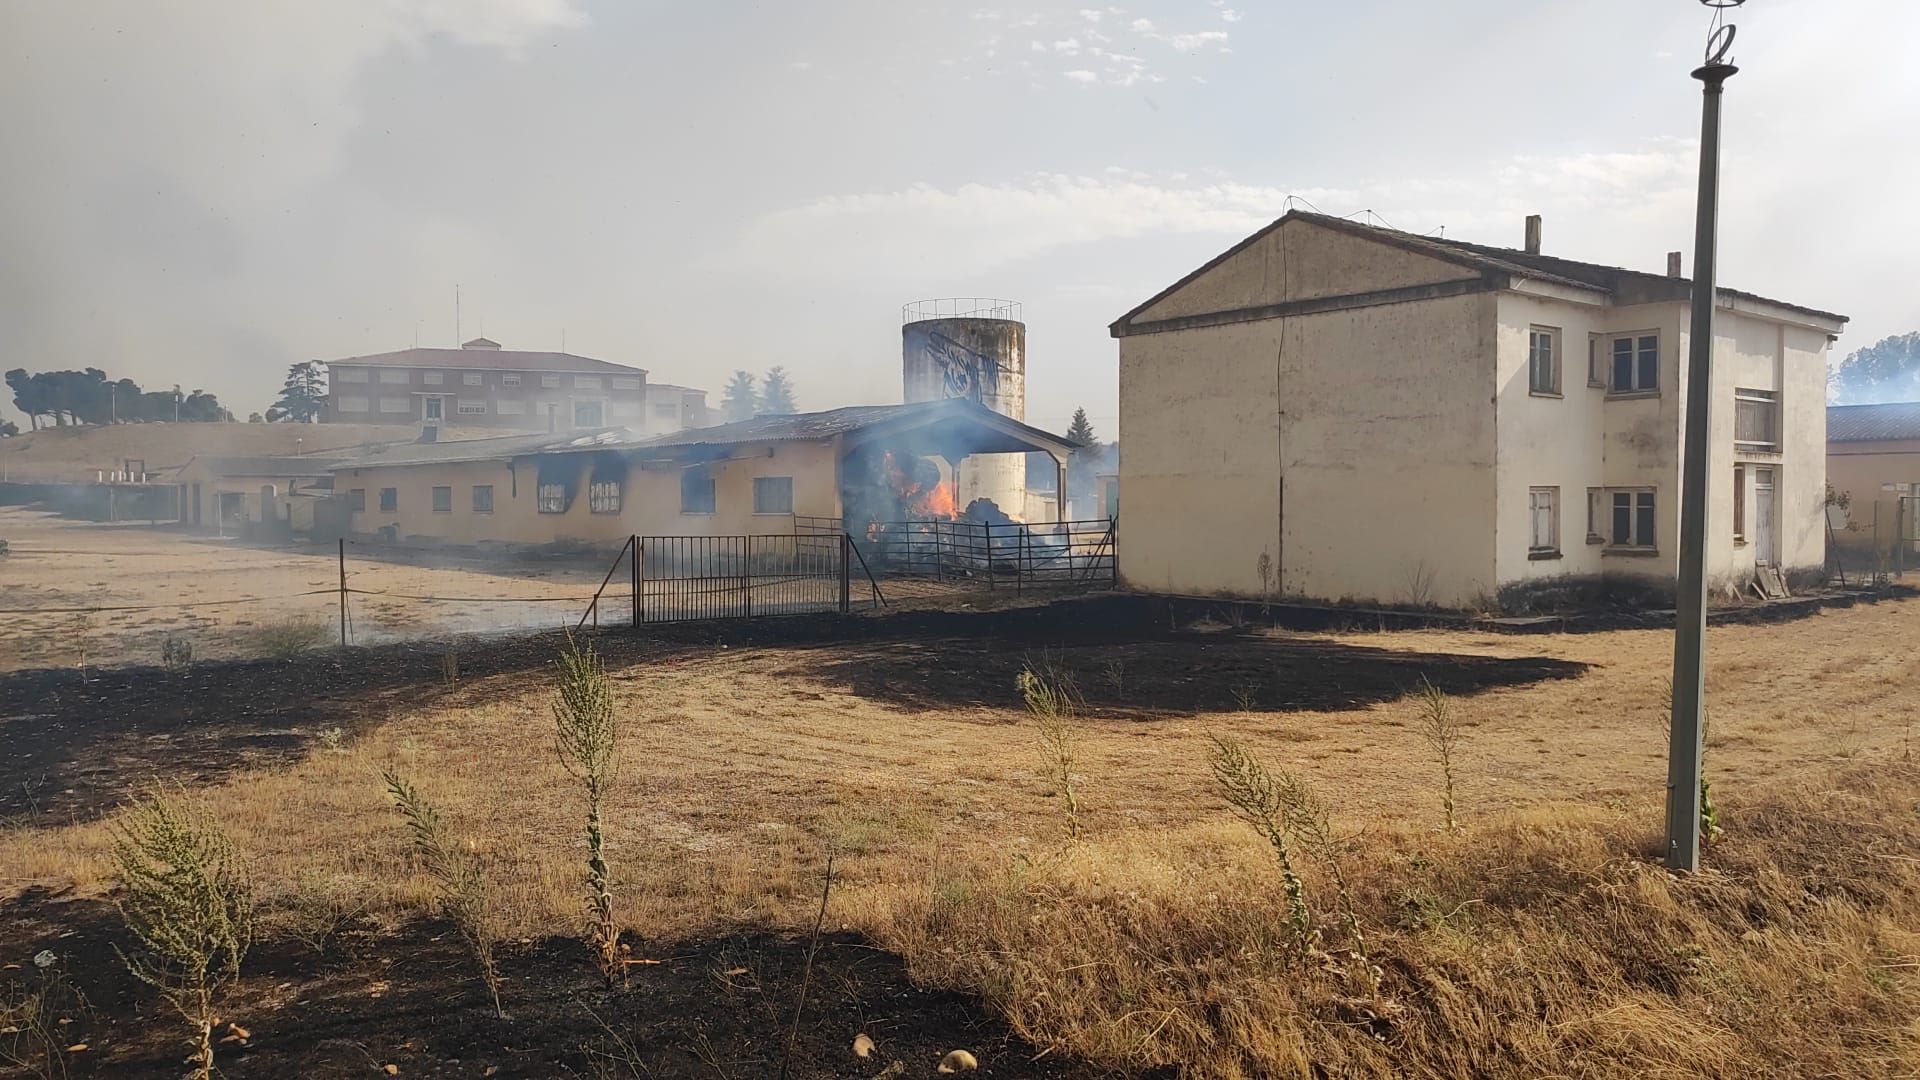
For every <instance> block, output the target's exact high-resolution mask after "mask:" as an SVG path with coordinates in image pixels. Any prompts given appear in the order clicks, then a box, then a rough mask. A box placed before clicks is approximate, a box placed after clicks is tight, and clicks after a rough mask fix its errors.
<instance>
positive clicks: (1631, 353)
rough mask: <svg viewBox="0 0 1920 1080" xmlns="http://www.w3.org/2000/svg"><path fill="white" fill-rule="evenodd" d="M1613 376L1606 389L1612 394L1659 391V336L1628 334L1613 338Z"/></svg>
mask: <svg viewBox="0 0 1920 1080" xmlns="http://www.w3.org/2000/svg"><path fill="white" fill-rule="evenodd" d="M1611 355H1612V357H1613V377H1612V378H1611V380H1609V382H1608V384H1607V388H1608V389H1609V390H1610V391H1612V392H1613V393H1616V394H1651V393H1658V392H1659V390H1660V335H1658V334H1628V335H1625V336H1624V337H1617V338H1614V339H1613V345H1612V349H1611Z"/></svg>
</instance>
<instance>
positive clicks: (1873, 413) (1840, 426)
mask: <svg viewBox="0 0 1920 1080" xmlns="http://www.w3.org/2000/svg"><path fill="white" fill-rule="evenodd" d="M1889 439H1920V401H1892V402H1887V403H1886V404H1883V405H1829V406H1827V441H1828V442H1879V441H1882V440H1889Z"/></svg>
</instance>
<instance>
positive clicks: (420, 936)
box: [0, 892, 1108, 1080]
mask: <svg viewBox="0 0 1920 1080" xmlns="http://www.w3.org/2000/svg"><path fill="white" fill-rule="evenodd" d="M116 945H117V946H119V947H121V948H127V947H129V945H128V942H127V941H126V939H125V936H124V932H123V931H122V930H121V929H120V924H119V918H118V915H117V914H116V913H115V912H114V910H113V908H112V907H111V906H110V905H108V904H106V903H104V902H101V901H97V900H65V899H62V898H60V897H57V896H51V895H48V894H46V893H44V892H29V893H28V894H26V895H24V896H21V897H18V898H15V899H13V900H8V901H4V902H0V963H4V965H5V969H4V970H0V986H5V985H6V984H8V983H13V984H15V985H23V984H27V983H31V982H35V981H38V980H39V979H41V978H43V976H42V975H41V974H40V972H39V970H38V969H37V968H35V966H34V964H33V960H32V957H33V956H34V955H35V954H36V953H38V952H39V951H41V950H43V949H45V950H50V951H52V952H53V953H54V954H55V955H56V957H57V958H58V959H57V961H56V963H55V966H54V967H53V968H51V969H50V970H51V971H54V972H57V973H59V974H60V975H61V977H62V978H63V979H64V980H65V981H66V982H67V983H68V984H69V985H71V986H73V987H76V988H78V989H79V990H80V991H81V992H82V993H83V994H84V996H85V998H86V1001H85V1003H84V1004H79V1003H77V1002H74V1001H72V999H68V1002H67V1007H65V1008H62V1009H60V1010H59V1011H58V1013H57V1015H56V1016H55V1018H54V1021H53V1026H52V1031H53V1032H54V1034H55V1036H56V1037H57V1040H58V1044H59V1046H60V1047H61V1048H62V1049H63V1050H64V1048H66V1047H71V1046H83V1047H84V1048H83V1049H80V1050H76V1051H73V1052H71V1053H62V1055H61V1056H62V1057H64V1058H65V1060H66V1062H67V1066H68V1068H69V1069H70V1070H71V1075H73V1076H79V1077H90V1076H99V1077H107V1076H112V1077H165V1078H168V1080H172V1078H175V1077H178V1076H180V1075H181V1072H182V1065H181V1062H182V1059H183V1057H184V1056H185V1055H186V1054H187V1052H188V1051H189V1049H190V1046H189V1043H188V1041H187V1040H188V1037H189V1029H188V1028H187V1027H186V1025H185V1023H184V1022H183V1021H182V1020H181V1019H180V1017H179V1016H178V1015H177V1014H175V1013H173V1012H172V1010H171V1008H170V1007H169V1006H167V1005H166V1004H164V1003H163V1002H161V1001H160V1000H159V999H158V998H157V996H156V995H155V994H154V993H153V992H152V991H150V990H148V989H147V988H146V987H144V986H142V985H141V984H140V983H138V982H136V981H135V980H134V979H133V978H132V976H130V975H129V974H128V973H127V971H126V968H125V966H124V965H123V964H122V963H121V961H120V959H119V957H118V956H117V955H116V954H115V952H114V947H115V946H116ZM807 951H808V941H807V940H806V939H804V938H787V937H775V936H771V935H764V934H761V935H742V936H732V937H725V938H720V939H715V940H708V941H700V942H685V943H647V942H641V943H636V948H635V954H636V955H637V956H640V957H645V958H649V959H657V960H660V961H661V962H660V963H658V964H649V965H642V966H636V967H635V968H634V969H633V976H632V980H631V983H630V985H629V986H628V987H627V988H626V989H625V990H623V991H618V992H610V991H608V990H607V989H606V988H605V987H604V985H603V984H602V983H601V981H600V979H599V977H598V976H597V974H596V973H595V972H594V970H593V967H592V965H591V963H590V962H589V960H588V957H587V956H586V953H585V951H584V948H583V947H582V945H581V944H580V942H579V941H577V940H571V939H565V938H550V939H547V940H543V941H531V942H522V943H517V944H510V945H508V946H506V947H505V948H503V949H502V951H501V952H500V954H499V960H500V965H501V969H502V972H503V974H505V976H506V978H507V981H506V983H505V985H504V987H503V992H502V999H503V1003H504V1005H505V1007H506V1010H507V1013H508V1016H509V1019H506V1020H502V1019H500V1018H499V1017H498V1016H496V1015H495V1014H494V1012H493V1009H492V1007H491V1004H490V1003H489V1002H488V1000H487V998H486V994H485V991H484V990H482V989H481V987H480V985H479V983H478V982H477V980H475V979H474V978H473V977H472V974H471V973H472V971H473V966H472V962H471V961H470V959H469V958H468V956H467V954H466V953H465V951H464V949H463V947H462V945H461V943H460V939H459V935H458V934H457V933H455V932H454V930H453V928H452V927H450V926H447V925H444V924H437V923H433V922H423V923H417V924H412V925H409V926H404V927H399V928H394V929H393V930H391V931H382V930H377V929H375V928H373V927H370V926H349V927H347V928H345V929H344V930H343V931H342V932H341V933H339V934H337V935H336V936H335V938H334V939H333V940H332V941H330V942H329V943H328V945H327V949H326V951H325V952H324V953H317V952H315V951H314V950H313V949H312V948H311V947H310V946H308V945H305V944H298V943H293V942H288V941H279V940H266V941H261V942H257V943H256V944H255V946H254V948H253V950H252V951H251V952H249V953H248V954H247V958H246V963H245V971H246V974H245V976H244V978H243V979H242V980H241V981H240V982H239V983H238V984H236V985H235V986H233V987H231V988H230V989H228V990H227V991H226V992H225V993H224V994H223V995H222V997H221V998H220V1015H221V1017H222V1020H223V1024H222V1027H221V1028H220V1031H219V1034H220V1035H221V1036H226V1035H229V1034H232V1032H231V1029H230V1028H229V1027H227V1026H226V1025H227V1024H229V1023H231V1024H237V1025H239V1026H240V1027H241V1028H242V1029H243V1030H244V1031H245V1032H246V1034H247V1038H246V1041H245V1042H240V1041H238V1040H237V1039H236V1040H235V1041H230V1042H223V1043H221V1044H219V1045H218V1046H217V1047H216V1050H215V1057H216V1065H217V1067H218V1069H219V1072H220V1074H221V1075H223V1076H227V1077H231V1078H236V1080H238V1078H245V1077H275V1078H278V1077H307V1078H328V1077H366V1076H380V1075H384V1069H385V1067H386V1066H388V1065H393V1066H396V1067H397V1069H398V1072H397V1073H396V1075H399V1076H403V1077H407V1076H414V1077H485V1076H492V1077H500V1078H507V1077H542V1078H545V1077H570V1076H582V1077H653V1076H674V1077H679V1076H686V1077H695V1076H699V1077H714V1078H724V1077H738V1078H759V1077H771V1076H775V1075H777V1074H778V1072H779V1064H780V1061H781V1058H782V1055H783V1054H784V1053H785V1047H786V1044H787V1039H788V1034H789V1031H790V1029H791V1025H792V1022H793V1015H794V1006H795V1003H796V1002H797V1001H798V1000H799V991H800V984H801V977H802V972H803V969H804V968H805V966H806V955H807ZM808 986H809V987H810V989H809V991H808V994H807V1005H806V1009H805V1011H804V1012H803V1014H802V1017H801V1022H800V1025H799V1028H798V1032H799V1034H798V1038H797V1040H796V1041H795V1044H794V1049H793V1053H792V1059H791V1067H792V1071H791V1075H792V1076H794V1077H796V1078H811V1077H873V1076H879V1075H889V1076H897V1077H902V1078H907V1077H929V1076H933V1075H934V1074H935V1068H936V1066H937V1064H938V1062H939V1061H940V1059H941V1057H942V1056H943V1055H945V1054H946V1053H947V1052H948V1051H950V1050H953V1049H966V1050H968V1051H970V1052H971V1053H973V1054H974V1055H975V1056H976V1057H977V1058H978V1059H979V1061H980V1066H981V1067H980V1070H979V1071H978V1072H977V1073H974V1074H972V1075H976V1076H982V1077H1036V1078H1041V1077H1093V1076H1102V1075H1108V1074H1106V1073H1104V1072H1097V1071H1095V1070H1093V1069H1091V1068H1088V1067H1086V1066H1083V1065H1078V1064H1076V1063H1073V1062H1070V1061H1061V1060H1056V1059H1055V1058H1054V1057H1053V1056H1052V1055H1047V1056H1041V1055H1040V1053H1039V1052H1038V1051H1036V1050H1035V1049H1034V1048H1033V1047H1032V1046H1031V1045H1028V1044H1026V1043H1023V1042H1021V1041H1020V1040H1019V1039H1017V1038H1015V1037H1014V1036H1013V1035H1012V1034H1011V1033H1010V1032H1008V1031H1007V1029H1006V1027H1005V1025H1004V1024H1002V1023H1000V1022H998V1021H996V1020H993V1019H990V1018H988V1017H987V1016H986V1014H985V1013H984V1012H983V1011H982V1010H981V1009H980V1008H979V1006H978V1005H977V1004H975V1003H973V1002H972V1001H970V1000H969V999H967V998H966V997H963V996H961V995H957V994H951V993H945V992H941V991H932V990H923V989H918V988H916V987H914V986H913V984H912V983H911V982H910V981H909V980H908V979H907V975H906V970H905V967H904V966H903V964H902V963H901V961H900V959H899V957H897V956H894V955H892V954H890V953H886V952H883V951H881V950H878V949H875V948H873V947H871V946H869V945H867V944H865V943H864V942H862V941H861V940H860V939H858V938H857V937H854V936H851V935H844V934H842V935H833V936H823V937H822V939H821V942H820V947H819V951H818V953H817V954H816V956H815V959H814V963H813V969H812V974H811V976H810V978H809V979H808ZM61 1019H65V1020H68V1021H70V1022H69V1023H66V1024H60V1023H59V1022H58V1021H59V1020H61ZM863 1032H864V1033H865V1034H867V1035H868V1036H869V1037H871V1038H872V1039H873V1040H874V1042H875V1044H876V1052H875V1054H874V1055H873V1056H872V1057H870V1058H867V1059H865V1060H862V1059H860V1058H857V1057H855V1056H854V1055H853V1053H852V1050H851V1047H852V1043H853V1040H854V1037H855V1036H856V1035H859V1034H861V1033H863ZM9 1045H10V1043H9V1036H6V1035H3V1034H0V1076H8V1075H22V1076H27V1075H35V1074H36V1073H35V1071H34V1070H32V1069H20V1070H16V1071H15V1072H9V1071H8V1069H7V1068H6V1066H5V1064H4V1060H5V1053H6V1051H7V1049H8V1048H9ZM41 1061H42V1062H44V1058H42V1059H41ZM895 1062H899V1063H900V1064H901V1065H902V1066H903V1068H902V1069H900V1070H898V1071H895V1072H892V1073H887V1072H885V1070H887V1069H888V1068H890V1067H891V1066H892V1065H893V1063H895ZM53 1075H61V1074H60V1073H58V1072H57V1071H56V1072H54V1073H53Z"/></svg>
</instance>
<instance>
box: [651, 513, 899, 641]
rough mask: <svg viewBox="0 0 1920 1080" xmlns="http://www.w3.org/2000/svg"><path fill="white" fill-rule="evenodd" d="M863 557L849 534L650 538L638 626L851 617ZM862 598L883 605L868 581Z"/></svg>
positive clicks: (865, 582)
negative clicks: (757, 618) (784, 617)
mask: <svg viewBox="0 0 1920 1080" xmlns="http://www.w3.org/2000/svg"><path fill="white" fill-rule="evenodd" d="M857 558H858V556H857V555H856V553H855V552H854V551H853V546H852V543H851V542H850V541H849V539H848V538H847V536H846V535H845V534H844V533H839V532H832V533H829V532H824V531H823V532H816V533H795V534H793V535H789V536H643V537H640V538H639V558H638V562H637V571H636V577H635V595H636V596H637V597H638V598H639V602H638V604H637V606H636V608H635V613H634V619H635V622H684V621H687V620H691V619H744V618H753V617H754V616H759V615H799V614H805V613H810V612H831V611H837V612H847V611H850V610H852V608H853V606H854V603H855V601H856V590H855V588H854V576H855V573H856V571H855V562H856V559H857ZM860 585H861V588H860V590H859V595H858V597H857V599H858V600H859V601H860V602H861V603H868V602H873V603H877V602H878V601H879V594H878V590H877V589H876V588H874V587H873V585H872V582H871V581H870V580H868V579H866V578H865V577H864V575H862V580H861V581H860Z"/></svg>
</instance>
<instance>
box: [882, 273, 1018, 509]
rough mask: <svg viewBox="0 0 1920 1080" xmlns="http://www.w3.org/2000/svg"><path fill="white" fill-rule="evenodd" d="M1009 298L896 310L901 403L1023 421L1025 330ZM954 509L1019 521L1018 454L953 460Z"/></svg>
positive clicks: (944, 301)
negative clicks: (982, 504) (970, 408)
mask: <svg viewBox="0 0 1920 1080" xmlns="http://www.w3.org/2000/svg"><path fill="white" fill-rule="evenodd" d="M1020 314H1021V312H1020V304H1019V303H1018V302H1017V301H1014V300H995V299H989V298H984V297H957V298H949V299H941V300H916V301H914V302H913V303H911V304H908V305H906V306H905V307H903V308H902V309H901V318H902V325H901V327H900V349H901V352H900V358H901V370H902V375H903V378H904V381H905V386H904V398H903V400H905V401H908V402H915V401H939V400H941V399H943V398H955V397H963V398H967V399H969V400H971V401H976V402H979V403H980V404H982V405H985V406H986V407H987V408H989V409H992V410H993V411H994V412H997V413H999V414H1000V415H1002V416H1009V417H1012V418H1013V419H1015V420H1019V421H1022V422H1025V420H1026V418H1027V325H1026V324H1025V323H1023V322H1021V321H1020ZM955 488H956V489H957V490H956V493H955V499H954V501H955V503H956V509H958V510H962V511H964V510H965V509H966V508H967V506H968V505H969V504H971V503H972V502H973V501H974V500H975V499H991V500H993V503H994V505H995V506H997V507H999V508H1000V510H1001V512H1002V513H1005V514H1007V515H1008V516H1010V517H1012V518H1014V519H1016V520H1025V518H1026V501H1027V462H1026V456H1025V455H1024V454H974V455H972V456H970V457H967V458H965V459H964V460H962V461H961V463H960V467H959V475H958V476H957V478H956V483H955Z"/></svg>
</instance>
